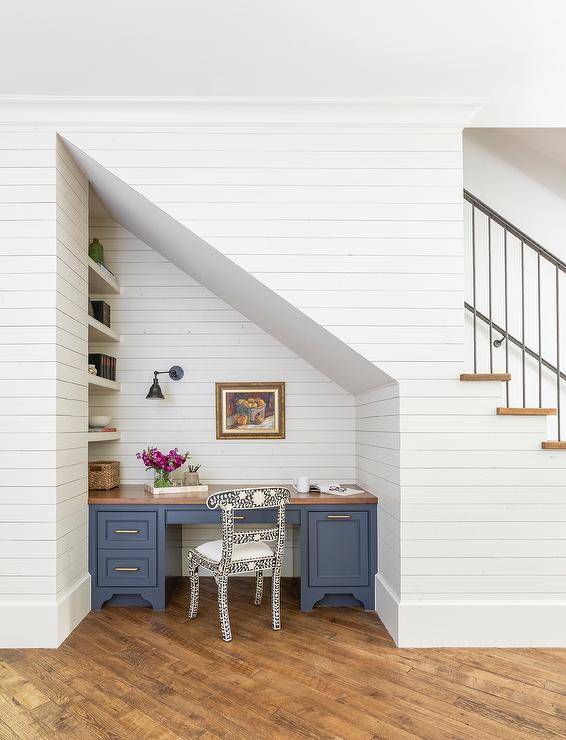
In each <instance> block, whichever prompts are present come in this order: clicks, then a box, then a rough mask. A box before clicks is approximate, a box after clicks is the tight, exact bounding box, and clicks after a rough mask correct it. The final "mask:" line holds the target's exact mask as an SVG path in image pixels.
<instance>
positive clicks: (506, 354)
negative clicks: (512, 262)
mask: <svg viewBox="0 0 566 740" xmlns="http://www.w3.org/2000/svg"><path fill="white" fill-rule="evenodd" d="M503 281H504V297H505V372H506V373H508V372H509V323H508V321H509V306H508V302H507V229H506V228H503ZM505 402H506V404H507V406H509V383H505Z"/></svg>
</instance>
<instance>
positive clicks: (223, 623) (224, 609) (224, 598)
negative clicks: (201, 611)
mask: <svg viewBox="0 0 566 740" xmlns="http://www.w3.org/2000/svg"><path fill="white" fill-rule="evenodd" d="M215 580H216V585H217V586H218V616H219V617H220V631H221V632H222V639H223V640H224V642H230V640H231V639H232V631H231V629H230V615H229V613H228V576H226V575H220V576H215Z"/></svg>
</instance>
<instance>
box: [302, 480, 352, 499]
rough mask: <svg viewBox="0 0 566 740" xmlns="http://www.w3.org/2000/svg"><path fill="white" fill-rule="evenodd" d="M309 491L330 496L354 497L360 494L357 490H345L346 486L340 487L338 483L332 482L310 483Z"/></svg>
mask: <svg viewBox="0 0 566 740" xmlns="http://www.w3.org/2000/svg"><path fill="white" fill-rule="evenodd" d="M310 490H311V491H314V492H316V493H329V494H331V495H332V496H355V495H356V494H359V493H360V491H359V489H357V488H347V487H346V486H342V485H340V483H335V482H333V481H321V482H319V483H311V485H310Z"/></svg>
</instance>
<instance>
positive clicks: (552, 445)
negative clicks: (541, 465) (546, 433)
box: [541, 439, 566, 450]
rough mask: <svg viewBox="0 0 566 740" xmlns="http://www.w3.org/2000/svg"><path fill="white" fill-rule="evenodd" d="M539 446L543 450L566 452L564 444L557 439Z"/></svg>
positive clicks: (565, 443)
mask: <svg viewBox="0 0 566 740" xmlns="http://www.w3.org/2000/svg"><path fill="white" fill-rule="evenodd" d="M541 444H542V449H543V450H566V442H559V441H558V440H557V439H549V440H547V441H546V442H542V443H541Z"/></svg>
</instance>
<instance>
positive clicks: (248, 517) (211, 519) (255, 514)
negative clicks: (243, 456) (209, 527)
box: [165, 509, 300, 524]
mask: <svg viewBox="0 0 566 740" xmlns="http://www.w3.org/2000/svg"><path fill="white" fill-rule="evenodd" d="M240 517H242V518H240ZM165 521H166V523H167V524H221V523H222V516H221V513H220V510H219V509H212V510H211V509H206V510H192V511H191V509H170V510H169V511H167V512H166V514H165ZM234 521H235V523H236V524H271V523H273V524H274V523H275V522H276V521H277V511H276V510H275V509H239V510H237V511H235V512H234ZM286 522H287V524H299V523H300V514H299V512H298V511H297V510H292V509H291V510H290V509H287V511H286Z"/></svg>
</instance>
